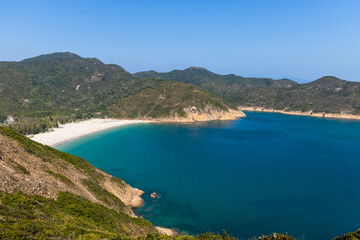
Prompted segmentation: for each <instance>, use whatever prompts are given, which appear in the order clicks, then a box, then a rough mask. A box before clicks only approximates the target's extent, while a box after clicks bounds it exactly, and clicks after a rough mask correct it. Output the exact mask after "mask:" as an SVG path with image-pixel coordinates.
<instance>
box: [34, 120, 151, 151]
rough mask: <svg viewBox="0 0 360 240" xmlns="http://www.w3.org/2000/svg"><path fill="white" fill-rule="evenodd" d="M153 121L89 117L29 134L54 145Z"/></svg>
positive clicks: (41, 141) (38, 140) (37, 139)
mask: <svg viewBox="0 0 360 240" xmlns="http://www.w3.org/2000/svg"><path fill="white" fill-rule="evenodd" d="M140 123H152V121H145V120H118V119H89V120H84V121H79V122H72V123H66V124H63V125H60V126H59V127H57V128H53V129H52V131H48V132H45V133H38V134H35V135H29V136H27V137H29V138H30V139H31V140H33V141H35V142H38V143H41V144H44V145H48V146H50V147H54V146H56V145H59V144H61V143H65V142H70V141H72V140H74V139H77V138H81V137H83V136H86V135H90V134H93V133H97V132H101V131H104V130H107V129H111V128H116V127H120V126H126V125H133V124H140Z"/></svg>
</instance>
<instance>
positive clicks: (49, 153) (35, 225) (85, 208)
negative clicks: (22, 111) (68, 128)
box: [0, 127, 155, 239]
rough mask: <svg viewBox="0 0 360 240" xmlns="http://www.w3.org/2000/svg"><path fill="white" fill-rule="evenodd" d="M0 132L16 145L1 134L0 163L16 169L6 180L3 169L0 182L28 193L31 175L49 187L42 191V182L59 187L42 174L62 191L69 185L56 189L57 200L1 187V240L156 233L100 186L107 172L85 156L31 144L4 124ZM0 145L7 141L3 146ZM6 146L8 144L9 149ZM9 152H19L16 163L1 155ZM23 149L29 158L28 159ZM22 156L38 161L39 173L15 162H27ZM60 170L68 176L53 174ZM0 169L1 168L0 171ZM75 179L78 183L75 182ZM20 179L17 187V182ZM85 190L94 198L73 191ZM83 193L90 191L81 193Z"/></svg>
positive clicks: (147, 223)
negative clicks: (59, 186)
mask: <svg viewBox="0 0 360 240" xmlns="http://www.w3.org/2000/svg"><path fill="white" fill-rule="evenodd" d="M0 135H2V136H3V137H5V139H6V138H10V139H12V140H15V141H16V143H17V144H18V146H17V147H14V145H11V143H10V142H9V141H3V140H4V139H3V138H2V141H1V143H0V150H1V149H2V151H0V161H4V162H3V163H1V162H0V163H1V164H2V166H5V168H10V170H11V169H13V170H11V171H15V173H12V175H10V178H6V174H5V173H6V172H4V173H3V174H4V175H3V177H5V178H2V181H6V180H7V181H9V184H10V185H13V186H19V189H15V191H16V190H18V191H20V190H26V191H28V192H31V191H32V189H33V186H32V185H30V189H27V188H26V187H25V186H26V185H28V181H27V178H31V177H32V176H34V175H36V177H35V179H41V181H42V184H41V188H44V191H45V192H48V191H53V189H52V188H51V189H47V188H48V187H47V186H49V187H51V186H53V187H56V186H58V184H56V183H55V185H51V184H52V183H50V182H48V184H49V185H46V184H47V181H50V180H51V179H52V178H49V177H47V174H50V175H52V176H54V177H55V181H57V182H62V183H64V184H65V185H66V188H65V189H69V190H70V192H71V193H70V192H59V193H58V197H57V200H54V199H50V198H45V197H41V196H33V195H32V196H30V195H27V194H25V193H21V192H18V193H14V194H8V193H5V192H3V191H2V192H1V191H0V239H2V238H1V236H2V235H1V234H3V238H5V239H21V238H18V237H10V236H12V235H13V234H14V236H15V235H16V236H23V237H26V236H28V237H29V236H32V237H39V238H40V239H41V238H43V239H49V238H50V236H51V237H58V238H59V239H63V238H66V237H72V236H75V237H80V236H83V237H85V236H88V235H89V236H96V237H99V238H110V239H114V238H116V237H119V236H123V237H124V236H131V237H134V236H140V235H146V234H148V233H154V232H155V229H154V227H153V226H152V225H151V223H149V222H148V221H146V220H144V219H141V218H134V217H131V216H129V213H131V212H130V210H129V208H128V207H127V206H125V205H124V203H123V202H122V201H121V200H120V199H119V198H117V197H116V196H114V195H113V194H111V193H110V192H108V191H107V190H106V189H105V188H104V187H103V184H102V182H103V181H104V180H106V178H107V175H106V174H104V173H102V172H101V171H99V170H98V169H96V168H95V167H93V166H92V165H91V164H90V163H88V162H87V161H85V160H84V159H82V158H79V157H76V156H73V155H70V154H67V153H64V152H60V151H58V150H55V149H53V148H51V147H48V146H44V145H41V144H39V143H36V142H34V141H32V140H30V139H28V138H26V137H25V136H22V135H21V134H18V133H16V132H14V131H12V130H10V129H7V128H3V127H0ZM1 145H6V146H7V148H5V147H4V146H1ZM10 145H11V146H12V147H10V148H9V146H10ZM4 149H5V150H4ZM9 150H11V152H14V153H15V155H18V157H16V158H14V159H16V161H14V160H9V158H7V157H6V156H8V154H9ZM5 151H6V152H5ZM23 151H25V152H27V153H29V154H30V156H32V157H31V158H29V157H28V156H27V155H26V154H24V153H23ZM13 156H14V155H13ZM24 158H27V159H29V160H30V161H31V162H33V164H36V165H42V167H43V168H44V170H43V172H40V173H39V172H38V171H36V170H35V168H32V169H31V168H30V167H28V168H25V167H24V166H25V165H21V164H20V163H22V164H24V163H26V161H25V160H24ZM37 158H40V159H41V161H42V162H37V160H36V159H37ZM19 160H22V162H21V161H19ZM19 162H20V163H19ZM68 164H70V166H72V167H74V168H75V170H73V169H72V167H69V165H68ZM49 167H52V169H53V171H51V170H49V169H48V168H49ZM61 169H65V173H64V174H67V176H65V175H63V174H59V173H55V172H54V171H55V170H56V171H58V170H61ZM1 171H4V170H3V169H1ZM73 175H77V176H78V178H81V179H76V177H75V178H74V176H73ZM4 179H5V180H4ZM70 179H71V180H70ZM74 180H76V182H80V183H78V184H74V182H75V181H74ZM110 180H112V181H114V184H117V185H118V186H119V188H122V187H123V185H124V184H125V183H123V182H122V181H121V180H120V179H116V178H114V177H111V178H110ZM19 182H20V183H21V185H17V184H18V183H19ZM60 185H61V184H60ZM13 191H14V190H13V189H11V190H10V192H13ZM84 191H87V192H89V193H90V194H91V196H94V197H95V200H94V199H93V198H91V199H87V198H85V197H82V196H79V195H78V194H83V192H84ZM77 193H78V194H77ZM83 195H84V194H83ZM84 196H90V195H89V194H88V195H86V194H85V195H84ZM90 200H91V201H90ZM94 201H96V202H97V203H95V202H94ZM99 203H100V204H99ZM5 236H6V237H5ZM30 239H31V238H30Z"/></svg>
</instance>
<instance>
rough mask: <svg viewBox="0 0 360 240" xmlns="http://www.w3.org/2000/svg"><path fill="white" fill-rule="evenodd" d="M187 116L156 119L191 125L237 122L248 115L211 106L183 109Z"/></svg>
mask: <svg viewBox="0 0 360 240" xmlns="http://www.w3.org/2000/svg"><path fill="white" fill-rule="evenodd" d="M183 110H184V112H185V116H179V115H178V114H174V115H173V116H171V117H167V118H160V119H155V121H156V122H179V123H191V122H205V121H214V120H235V119H237V118H240V117H245V116H246V115H245V114H244V113H243V112H242V111H241V110H235V109H230V108H228V109H218V108H214V107H213V106H211V105H207V106H205V108H204V109H198V108H196V107H193V106H190V107H187V108H184V109H183Z"/></svg>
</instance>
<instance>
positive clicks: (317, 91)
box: [134, 67, 360, 115]
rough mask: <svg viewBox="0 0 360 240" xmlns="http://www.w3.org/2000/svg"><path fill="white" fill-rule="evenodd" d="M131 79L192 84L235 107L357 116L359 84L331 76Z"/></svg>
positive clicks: (194, 73) (199, 71)
mask: <svg viewBox="0 0 360 240" xmlns="http://www.w3.org/2000/svg"><path fill="white" fill-rule="evenodd" d="M134 75H135V76H137V77H145V76H156V77H161V78H163V79H168V80H176V81H182V82H185V83H191V84H195V85H198V86H201V87H202V88H204V89H207V90H208V91H210V92H212V93H214V94H216V95H217V96H219V97H222V98H223V99H224V100H226V101H227V102H230V103H231V104H234V105H236V106H242V107H257V108H267V109H275V110H285V111H303V112H324V113H346V114H353V115H360V83H359V82H349V81H345V80H341V79H339V78H336V77H332V76H327V77H323V78H320V79H318V80H316V81H313V82H310V83H305V84H298V83H296V82H294V81H291V80H288V79H280V80H272V79H269V78H243V77H239V76H235V75H218V74H214V73H212V72H210V71H208V70H206V69H203V68H193V67H192V68H188V69H185V70H183V71H180V70H174V71H171V72H168V73H157V72H155V71H148V72H140V73H136V74H134Z"/></svg>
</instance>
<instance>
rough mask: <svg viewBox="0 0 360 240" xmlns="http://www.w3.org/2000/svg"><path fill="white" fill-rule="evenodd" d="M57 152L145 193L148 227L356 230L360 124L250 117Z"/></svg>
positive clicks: (322, 235)
mask: <svg viewBox="0 0 360 240" xmlns="http://www.w3.org/2000/svg"><path fill="white" fill-rule="evenodd" d="M57 148H58V149H60V150H63V151H66V152H69V153H72V154H75V155H77V156H81V157H83V158H85V159H87V160H88V161H89V162H90V163H92V164H93V165H95V166H96V167H98V168H100V169H102V170H104V171H106V172H108V173H110V174H112V175H115V176H117V177H120V178H122V179H124V180H125V181H126V182H128V183H129V184H130V185H132V186H134V187H137V188H140V189H142V190H145V191H146V194H145V195H144V199H145V202H146V203H145V205H144V206H143V207H141V208H139V209H137V210H136V212H137V213H138V214H141V215H142V216H144V218H146V219H148V220H150V221H151V222H152V223H153V224H154V225H159V226H164V227H172V228H177V229H178V230H179V231H183V232H187V233H190V234H193V233H201V232H206V231H212V232H220V231H222V229H226V231H227V232H229V233H231V234H232V235H234V236H236V237H239V238H247V237H251V236H256V235H261V234H268V233H272V232H280V233H285V232H287V233H290V234H291V235H293V236H294V237H297V238H304V239H331V238H333V237H334V236H337V235H340V234H343V233H346V232H349V231H354V230H356V229H358V228H360V152H359V150H360V122H359V121H350V120H329V119H318V118H309V117H301V116H290V115H281V114H273V113H254V112H247V117H246V118H242V119H239V120H236V121H229V122H209V123H202V124H194V125H175V124H174V125H155V124H142V125H132V126H126V127H121V128H118V129H112V130H109V131H105V132H102V133H98V134H94V135H91V136H87V137H84V138H81V139H78V140H75V141H72V142H70V143H67V144H63V145H60V146H57ZM151 192H157V193H159V194H160V195H161V198H160V199H158V200H153V199H151V198H150V196H149V194H150V193H151Z"/></svg>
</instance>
